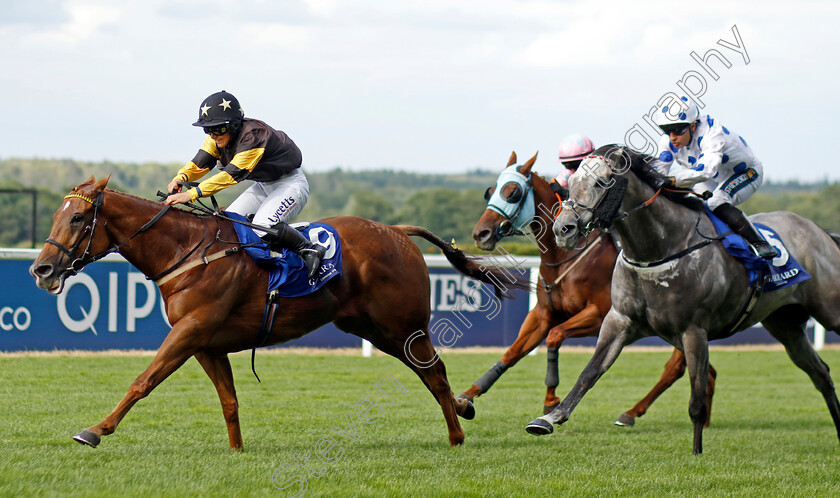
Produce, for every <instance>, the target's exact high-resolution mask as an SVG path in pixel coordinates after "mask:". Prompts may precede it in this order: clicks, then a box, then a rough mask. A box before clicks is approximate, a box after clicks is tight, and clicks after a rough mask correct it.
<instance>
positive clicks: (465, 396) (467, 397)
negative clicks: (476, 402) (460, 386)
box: [455, 393, 473, 403]
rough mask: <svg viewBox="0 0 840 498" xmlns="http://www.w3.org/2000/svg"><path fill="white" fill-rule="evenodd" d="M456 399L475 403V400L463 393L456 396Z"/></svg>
mask: <svg viewBox="0 0 840 498" xmlns="http://www.w3.org/2000/svg"><path fill="white" fill-rule="evenodd" d="M455 399H465V400H467V401H469V402H470V403H472V402H473V398H471V397H469V396H467V394H466V393H461V394H459V395H457V396H455Z"/></svg>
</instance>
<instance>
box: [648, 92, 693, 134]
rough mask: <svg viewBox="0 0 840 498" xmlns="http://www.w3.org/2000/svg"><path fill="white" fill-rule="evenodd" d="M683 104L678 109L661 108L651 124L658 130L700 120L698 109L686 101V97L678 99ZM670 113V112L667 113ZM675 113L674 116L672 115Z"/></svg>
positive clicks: (671, 107)
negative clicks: (654, 124) (657, 127)
mask: <svg viewBox="0 0 840 498" xmlns="http://www.w3.org/2000/svg"><path fill="white" fill-rule="evenodd" d="M680 100H682V101H683V102H685V104H683V105H681V106H679V108H678V109H677V108H673V107H674V106H667V105H666V106H663V107H662V108H661V109H659V111H658V112H657V113H656V115H655V116H654V117H653V122H654V123H656V125H657V126H659V127H660V128H661V127H663V126H668V125H676V124H691V123H693V122H695V121H697V120H699V119H700V109H699V108H698V107H697V104H694V103H691V102H689V101H688V97H685V96H683V97H680ZM669 111H670V112H669ZM674 112H676V115H675V114H674Z"/></svg>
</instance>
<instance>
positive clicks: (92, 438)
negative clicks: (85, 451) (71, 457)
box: [73, 429, 102, 448]
mask: <svg viewBox="0 0 840 498" xmlns="http://www.w3.org/2000/svg"><path fill="white" fill-rule="evenodd" d="M73 440H74V441H76V442H77V443H80V444H86V445H88V446H90V447H91V448H96V445H98V444H99V442H100V441H102V438H101V437H99V436H97V435H96V434H94V433H93V432H91V431H89V430H87V429H85V430H83V431H82V432H80V433H78V434H76V435H75V436H73Z"/></svg>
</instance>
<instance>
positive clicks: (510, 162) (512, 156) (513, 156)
mask: <svg viewBox="0 0 840 498" xmlns="http://www.w3.org/2000/svg"><path fill="white" fill-rule="evenodd" d="M514 164H516V151H513V152H511V153H510V159H508V163H507V165H508V166H513V165H514Z"/></svg>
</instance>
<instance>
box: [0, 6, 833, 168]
mask: <svg viewBox="0 0 840 498" xmlns="http://www.w3.org/2000/svg"><path fill="white" fill-rule="evenodd" d="M733 25H735V26H737V30H738V32H739V34H740V36H741V40H742V43H743V46H744V48H745V49H746V52H747V56H748V57H749V64H746V63H745V60H744V57H743V56H742V55H741V54H739V53H738V52H736V51H734V50H731V49H729V48H725V47H724V46H722V45H719V44H718V43H717V42H718V40H721V39H723V40H725V41H727V42H730V43H735V42H736V39H735V35H734V34H733V32H732V27H733ZM838 31H840V2H832V1H825V2H807V1H806V2H795V3H793V2H790V1H778V0H770V1H763V2H733V1H731V0H728V1H718V0H712V1H704V2H691V3H689V2H675V1H669V2H651V1H637V2H617V1H611V2H598V3H595V2H593V3H584V2H565V1H563V2H557V1H528V0H522V1H519V0H457V1H453V0H423V1H419V0H418V1H400V0H388V1H385V0H357V1H339V0H283V1H271V0H244V1H230V0H229V1H214V0H201V1H199V0H143V1H138V0H122V1H119V2H118V1H111V2H106V1H90V0H26V1H21V0H0V95H2V97H3V108H4V110H5V116H4V118H5V119H4V120H3V121H4V125H3V126H2V133H0V157H3V158H8V157H45V158H73V159H78V160H91V161H100V160H104V159H107V160H111V161H128V162H145V161H156V162H170V161H175V162H179V163H181V162H185V161H188V160H189V159H191V158H192V156H193V155H194V153H195V151H196V149H197V148H198V146H199V145H200V143H201V141H202V140H203V137H204V135H203V133H202V132H201V130H200V129H199V128H195V127H192V126H190V124H191V123H192V122H193V121H194V120H195V119H196V118H197V116H198V107H199V105H200V104H201V101H202V100H203V99H204V98H205V97H206V96H207V95H209V94H211V93H213V92H216V91H219V90H221V89H225V90H227V91H229V92H232V93H233V94H234V95H236V96H237V97H238V98H239V101H240V102H241V103H242V106H243V108H244V109H245V113H246V115H247V116H250V117H254V118H258V119H262V120H264V121H266V122H268V123H269V124H270V125H272V126H274V127H276V128H279V129H282V130H284V131H286V132H287V133H288V134H289V135H290V136H291V137H292V139H293V140H295V142H297V144H298V145H299V146H300V148H301V150H302V151H303V155H304V168H305V169H306V170H307V171H324V170H327V169H330V168H333V167H335V166H342V167H344V168H346V169H351V170H362V169H373V168H392V169H397V170H410V171H417V172H435V173H439V172H463V171H467V170H470V169H474V168H476V167H481V168H486V169H493V170H496V169H501V168H502V167H503V166H504V165H505V164H506V162H507V158H508V156H509V154H510V151H511V150H516V151H517V152H518V153H519V156H520V158H521V159H522V160H523V161H524V159H525V158H527V157H530V156H531V155H532V154H533V153H534V152H536V151H539V152H540V159H539V160H538V161H537V168H536V169H537V170H539V171H540V172H541V173H543V174H546V175H547V174H553V173H556V172H557V169H558V165H557V163H556V162H555V157H556V152H557V146H558V145H559V142H560V139H561V138H562V137H563V136H565V135H567V134H569V133H572V132H580V133H584V134H588V135H589V136H590V137H591V138H592V139H593V140H594V141H595V142H596V144H603V143H608V142H623V141H624V136H625V133H626V132H627V131H628V130H629V129H630V128H632V127H633V125H634V124H637V123H638V124H640V125H641V126H642V127H644V128H646V125H644V122H643V119H642V116H643V115H644V114H645V113H647V112H648V110H649V109H650V108H651V107H652V106H653V105H655V104H656V102H657V100H659V98H660V97H662V96H663V95H664V94H665V93H666V92H669V91H673V92H680V93H682V92H681V91H680V90H679V88H678V87H677V85H676V82H677V81H678V80H680V79H681V78H683V76H684V75H685V74H686V73H687V72H688V71H699V72H700V73H701V74H703V76H704V77H705V80H706V84H707V88H706V91H705V95H703V96H702V97H701V99H702V101H703V102H704V103H705V104H706V108H705V110H703V111H701V112H706V111H707V112H709V113H710V114H711V115H712V116H713V117H714V118H716V119H718V120H720V121H722V122H723V123H724V124H725V125H726V126H727V127H728V128H730V129H733V130H735V131H737V132H739V133H740V134H741V135H743V136H744V137H745V139H746V140H747V142H748V143H750V145H751V146H752V148H753V150H754V151H755V152H756V154H757V155H758V157H759V158H760V159H761V160H762V161H763V163H764V167H765V173H766V175H767V177H768V178H769V179H771V180H774V181H783V180H789V179H799V180H802V181H806V182H807V181H816V180H822V179H829V180H840V167H838V166H837V164H836V163H837V161H836V160H835V157H836V153H835V152H834V151H833V147H832V144H835V143H837V134H838V132H837V128H836V125H835V121H836V119H835V116H838V114H840V104H838V98H837V87H838V81H837V80H838V76H840V69H838V68H840V33H838ZM712 48H715V49H717V50H718V51H719V52H720V54H721V55H723V56H724V57H725V58H726V59H727V60H728V61H729V62H730V63H731V67H729V68H726V67H725V66H724V65H723V64H722V63H721V62H720V61H717V60H712V61H711V63H710V64H711V67H712V69H714V70H715V71H717V73H718V75H719V79H718V80H717V81H714V80H713V79H712V78H710V77H709V76H708V74H706V73H704V72H703V71H702V70H701V69H700V67H699V65H698V64H697V63H696V62H695V61H694V60H693V59H692V58H691V56H690V53H691V52H692V51H694V52H697V53H698V54H699V55H700V56H703V55H704V54H706V52H707V51H708V50H710V49H712ZM695 83H696V80H695V81H694V82H693V83H692V85H695ZM695 87H696V85H695ZM825 150H829V153H828V154H829V155H828V157H824V154H823V151H825Z"/></svg>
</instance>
